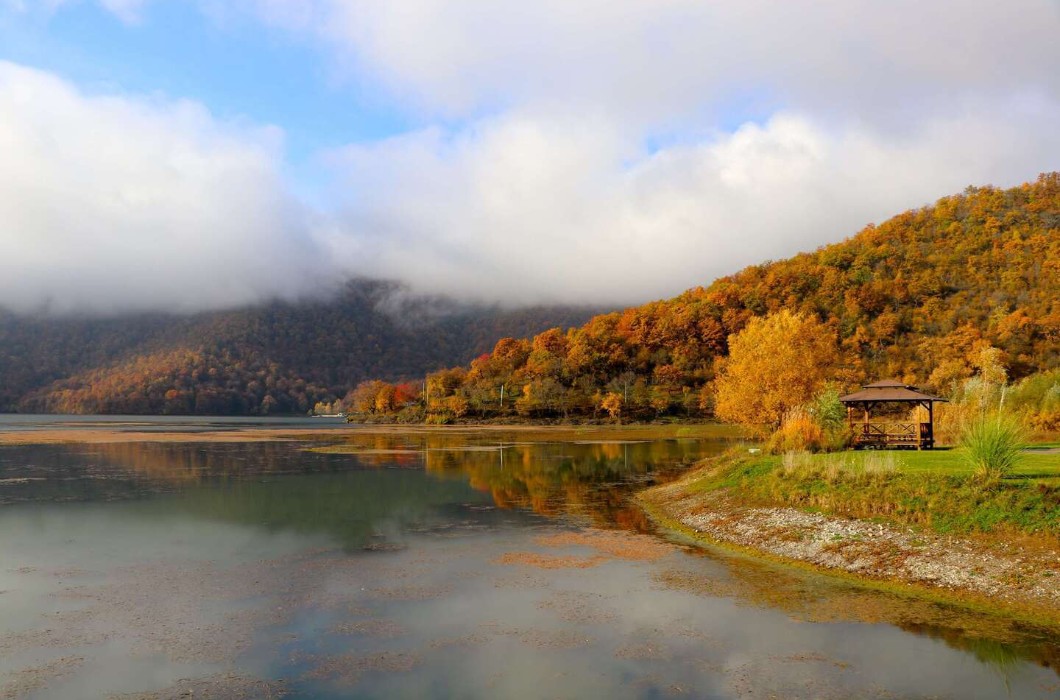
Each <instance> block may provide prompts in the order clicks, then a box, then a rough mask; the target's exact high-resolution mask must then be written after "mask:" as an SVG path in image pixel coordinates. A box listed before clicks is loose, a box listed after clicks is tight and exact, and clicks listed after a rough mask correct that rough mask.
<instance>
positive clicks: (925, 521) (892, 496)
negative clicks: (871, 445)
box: [687, 450, 1060, 545]
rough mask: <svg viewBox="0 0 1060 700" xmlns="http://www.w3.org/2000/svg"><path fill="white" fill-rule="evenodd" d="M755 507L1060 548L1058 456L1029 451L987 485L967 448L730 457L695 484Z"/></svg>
mask: <svg viewBox="0 0 1060 700" xmlns="http://www.w3.org/2000/svg"><path fill="white" fill-rule="evenodd" d="M687 491H688V492H689V493H704V494H705V493H707V492H717V493H718V494H722V493H723V494H724V496H725V497H726V499H727V500H729V501H730V502H735V503H738V504H740V505H745V506H753V507H769V506H788V507H794V508H798V509H802V510H810V511H816V512H821V513H824V514H827V515H838V516H844V517H851V518H861V519H870V520H883V521H888V522H892V523H898V524H907V525H917V526H923V527H927V528H930V529H932V530H935V531H937V532H940V533H945V534H1001V535H1007V534H1013V533H1019V534H1021V535H1026V536H1031V537H1034V538H1037V539H1041V540H1042V541H1043V544H1049V545H1057V544H1058V543H1060V454H1057V453H1052V452H1049V451H1046V450H1038V451H1028V452H1027V453H1026V454H1025V455H1024V458H1023V459H1022V461H1021V462H1020V464H1019V466H1018V467H1017V469H1016V470H1015V471H1014V472H1013V473H1012V474H1011V475H1010V476H1008V477H1006V478H1004V479H1001V480H997V481H992V482H984V481H982V480H980V479H976V478H975V477H974V476H973V473H972V468H971V467H970V466H969V465H968V464H967V463H966V462H965V460H964V456H963V455H962V453H961V452H960V451H959V450H934V451H923V452H882V453H881V452H841V453H836V454H816V455H810V454H799V455H784V456H763V455H751V454H746V453H744V454H740V453H736V452H730V453H728V454H727V455H725V456H723V457H719V458H715V459H713V460H711V461H710V462H708V463H706V464H705V465H704V467H703V468H702V469H701V470H700V471H699V472H698V473H697V474H696V475H695V476H694V477H692V479H691V480H690V482H689V483H688V485H687Z"/></svg>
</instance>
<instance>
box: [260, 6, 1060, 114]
mask: <svg viewBox="0 0 1060 700" xmlns="http://www.w3.org/2000/svg"><path fill="white" fill-rule="evenodd" d="M247 3H249V4H250V5H253V6H254V7H256V9H257V10H258V12H259V14H260V16H262V17H263V18H264V19H265V20H266V21H268V22H271V23H274V24H278V25H280V26H285V27H290V28H294V29H297V30H299V31H306V30H310V31H315V32H317V33H318V34H319V35H320V36H322V37H325V38H326V39H327V40H329V41H331V42H332V43H333V45H334V46H335V47H336V48H337V49H338V51H339V52H340V53H342V54H344V55H345V56H347V57H349V58H351V59H352V61H353V63H354V66H355V68H356V70H357V71H358V73H359V75H360V77H361V78H362V79H363V80H366V81H369V82H372V83H375V84H377V85H382V86H383V87H385V88H387V89H389V90H391V91H393V92H394V93H397V94H400V95H405V96H406V97H408V98H409V99H411V100H412V101H414V103H416V104H418V105H420V106H422V107H424V108H425V109H427V110H431V111H437V112H441V113H446V114H467V113H473V112H474V111H476V110H478V109H482V108H484V107H485V108H496V107H498V106H500V107H507V106H512V105H515V106H522V105H527V104H533V105H537V106H543V105H548V106H550V107H551V108H553V109H561V110H580V109H582V108H584V107H585V106H589V107H590V108H591V109H606V110H608V111H609V112H610V113H612V114H613V115H615V116H616V117H617V116H618V115H619V114H621V117H622V119H623V120H624V121H632V120H636V121H638V122H642V123H644V122H650V123H660V122H661V123H669V122H672V121H685V122H687V121H688V120H692V119H698V118H700V117H702V116H703V110H707V112H711V111H714V112H717V111H719V110H720V111H721V112H724V111H726V110H727V109H731V107H732V104H731V102H732V101H733V100H737V101H746V100H748V99H751V100H756V99H757V100H759V101H760V102H761V104H762V106H764V107H775V106H777V105H779V106H781V107H784V108H787V109H811V108H812V109H820V110H823V111H827V112H838V113H841V114H849V113H857V114H860V115H862V116H863V117H873V116H874V115H875V116H879V111H880V110H883V111H885V112H887V113H889V114H899V115H900V114H907V115H908V110H909V109H910V108H911V107H915V106H919V105H922V104H934V105H936V106H937V105H938V104H939V103H947V102H948V103H952V101H954V100H959V99H961V98H962V97H963V96H965V95H968V94H972V95H980V94H982V93H983V91H992V90H1002V91H1007V90H1011V89H1014V88H1015V89H1022V88H1024V87H1026V86H1033V87H1035V88H1040V89H1046V90H1048V92H1049V93H1050V94H1052V95H1053V96H1054V97H1055V96H1056V95H1057V92H1058V90H1060V72H1058V71H1056V69H1055V67H1056V65H1057V62H1058V59H1060V48H1058V42H1057V41H1056V36H1057V35H1058V33H1060V5H1058V4H1057V3H1056V2H1053V1H1052V0H1013V2H1009V3H997V2H996V1H995V0H936V1H934V2H931V3H923V2H920V0H893V1H892V2H886V3H881V2H878V1H877V0H842V1H835V2H817V1H816V0H810V1H803V2H799V1H791V2H784V3H777V2H773V1H768V0H719V1H716V2H703V1H702V0H579V1H578V2H571V1H570V0H538V1H537V2H529V3H528V2H524V1H523V0H465V1H463V2H456V3H454V2H449V1H448V0H388V1H387V2H377V1H376V0H244V4H247Z"/></svg>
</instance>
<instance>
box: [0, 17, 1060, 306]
mask: <svg viewBox="0 0 1060 700" xmlns="http://www.w3.org/2000/svg"><path fill="white" fill-rule="evenodd" d="M0 1H2V0H0ZM7 1H8V3H9V4H10V2H11V0H7ZM52 1H53V2H54V1H61V0H52ZM100 1H101V2H102V0H100ZM146 2H147V0H143V2H141V1H140V0H107V2H104V3H103V4H104V5H105V6H106V7H107V8H108V9H109V10H110V11H113V12H115V13H116V14H118V15H119V16H121V15H122V14H123V13H125V14H126V15H127V16H128V17H131V18H135V17H139V16H141V14H142V15H143V16H144V17H146V18H147V19H146V20H145V21H149V13H146V12H144V8H145V7H146ZM199 5H200V7H201V8H202V9H203V11H204V12H205V13H206V14H207V15H208V16H209V17H210V18H211V19H212V21H215V22H217V23H218V24H219V26H221V27H222V28H223V27H227V26H230V25H232V24H233V23H238V22H249V21H254V22H262V23H265V24H267V25H269V26H270V27H273V28H280V29H281V30H283V31H287V32H290V33H292V34H293V35H296V36H299V37H302V39H303V40H304V41H305V42H308V43H313V44H324V45H326V46H328V47H330V49H331V54H332V56H333V61H334V66H335V69H336V71H337V72H339V73H343V74H345V75H346V79H347V80H353V81H355V82H356V83H357V84H356V86H354V87H351V88H350V89H356V90H359V91H361V94H363V95H366V96H368V98H369V99H371V100H375V101H379V102H381V103H387V104H390V105H394V104H396V105H399V109H401V110H403V111H404V114H405V116H407V117H408V119H407V121H408V122H410V123H415V124H417V126H416V127H415V128H413V129H412V130H410V131H409V132H408V133H403V134H398V135H396V136H392V137H390V138H386V139H382V140H378V141H370V142H363V143H354V144H336V145H335V147H334V148H333V149H330V150H329V151H328V152H327V153H324V154H322V155H321V159H320V160H321V162H322V165H321V169H322V170H324V171H326V173H327V174H326V175H325V176H323V177H321V175H320V172H317V171H314V172H313V173H312V176H313V177H312V181H313V182H314V183H316V182H319V181H321V180H325V181H326V180H327V178H330V179H331V182H332V185H331V187H330V188H326V189H325V191H320V192H318V191H314V192H313V201H314V202H315V203H316V204H315V205H314V206H313V207H310V206H309V205H307V204H306V203H304V202H301V201H299V199H298V198H297V197H296V196H295V195H293V194H292V192H294V191H304V190H305V189H306V188H305V186H304V183H303V186H301V187H290V186H289V185H288V183H287V182H286V181H285V177H286V175H285V174H286V173H287V172H288V168H287V165H286V163H285V161H284V154H283V150H282V143H281V142H282V134H281V133H280V132H279V130H278V129H276V128H272V127H260V126H256V125H253V124H246V123H239V122H231V121H224V120H219V119H217V118H216V117H214V116H212V115H211V114H210V112H209V111H208V109H207V108H206V107H204V106H202V105H197V104H194V103H188V102H182V101H179V100H168V99H164V98H156V97H151V96H147V97H144V96H128V95H109V96H106V95H105V96H94V95H89V94H85V93H84V92H81V91H79V90H78V89H77V88H76V87H74V86H72V85H70V84H68V83H66V82H63V81H62V80H60V79H58V78H56V77H54V76H52V75H49V74H46V73H41V72H37V71H33V70H28V69H24V68H20V67H18V66H14V65H11V64H2V65H0V140H2V141H3V143H2V144H0V146H2V147H3V148H2V150H0V152H3V153H4V155H5V157H4V158H3V159H0V222H2V224H0V226H2V227H3V228H2V229H0V273H3V279H0V304H2V305H9V306H16V307H18V308H21V309H33V308H40V307H41V306H42V305H43V304H45V303H48V304H50V305H51V307H52V308H56V309H73V308H79V307H88V308H93V309H130V308H159V307H161V308H173V307H179V308H186V309H191V308H202V307H214V306H222V305H233V304H238V303H246V302H249V301H253V300H254V299H258V298H263V297H267V296H271V295H280V296H294V295H298V294H302V293H305V292H306V291H307V290H309V289H311V288H312V287H313V286H314V285H315V284H317V283H318V282H320V283H323V284H327V283H329V282H331V281H333V280H336V279H340V278H342V277H343V276H345V275H352V274H364V275H371V276H382V277H396V278H399V279H403V280H406V281H408V282H410V283H412V284H413V285H414V286H415V287H416V288H417V289H418V290H420V291H430V292H437V291H442V292H448V293H451V294H454V295H456V296H461V297H471V298H475V299H485V300H502V301H508V302H512V303H520V302H540V301H594V302H603V303H614V302H630V303H632V302H638V301H642V300H644V299H647V298H651V297H660V296H667V295H670V294H674V293H677V292H680V291H681V290H683V289H685V288H687V287H689V286H692V285H696V284H706V283H709V282H710V281H711V280H712V279H713V278H714V277H716V276H718V275H721V274H726V273H729V272H733V271H735V270H737V269H739V268H740V267H742V266H743V265H746V264H751V263H755V262H759V261H762V260H764V259H775V258H780V257H784V256H787V255H790V254H792V253H794V252H797V251H799V250H806V249H812V248H815V247H817V246H818V245H820V244H822V243H826V242H830V241H835V240H839V239H841V238H843V237H845V236H848V235H850V234H852V233H854V232H855V231H857V230H858V229H859V228H860V227H862V226H863V225H864V224H866V223H869V222H873V221H880V220H882V219H884V218H886V217H888V216H891V215H893V214H896V213H898V212H900V211H903V210H905V209H908V208H910V207H915V206H919V205H922V204H926V203H928V202H930V201H932V200H934V199H935V198H937V197H939V196H942V195H945V194H949V193H952V192H956V191H960V190H961V189H963V188H964V187H965V186H967V185H969V184H996V185H999V186H1009V185H1014V184H1017V183H1019V182H1022V181H1025V180H1029V179H1033V178H1034V177H1035V176H1036V174H1037V173H1038V172H1041V171H1046V170H1053V169H1056V168H1057V163H1060V135H1058V130H1057V129H1056V124H1058V123H1060V72H1058V71H1056V69H1055V67H1056V66H1057V65H1060V42H1057V41H1056V36H1057V35H1060V6H1058V5H1057V4H1056V3H1055V2H1049V1H1048V0H1014V2H1012V3H1007V4H1004V5H1000V4H998V3H996V2H993V1H990V2H987V1H986V0H943V1H940V2H933V3H929V4H927V5H924V4H923V3H919V2H914V1H913V0H895V1H894V2H890V3H879V2H874V1H871V0H848V1H847V2H826V3H821V2H789V3H775V2H765V1H764V0H722V1H719V2H710V3H706V2H702V1H701V0H582V1H580V2H569V0H541V1H540V2H534V3H526V2H514V1H513V0H468V1H467V2H459V3H452V2H445V1H444V0H388V2H376V1H375V0H233V1H232V2H224V3H222V2H218V0H199ZM132 31H135V30H132ZM285 126H286V125H285ZM291 126H292V128H294V127H296V125H291ZM8 154H10V156H9V155H8ZM300 167H301V169H300V172H302V173H303V174H304V172H305V170H306V168H305V167H304V166H300Z"/></svg>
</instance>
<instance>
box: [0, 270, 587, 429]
mask: <svg viewBox="0 0 1060 700" xmlns="http://www.w3.org/2000/svg"><path fill="white" fill-rule="evenodd" d="M597 312H599V309H588V308H578V307H560V306H554V307H535V308H527V309H520V310H515V311H511V310H504V309H501V308H498V307H490V306H481V305H479V306H475V305H466V304H459V303H456V302H453V301H451V300H448V299H445V298H441V297H422V296H420V297H417V296H411V295H409V294H408V293H407V290H404V289H403V288H402V287H401V286H400V285H397V284H394V283H388V282H380V281H372V280H356V281H353V282H350V283H349V284H348V285H347V286H346V287H345V288H344V289H343V290H341V293H340V294H338V295H337V296H336V297H335V298H333V299H330V300H325V301H302V302H279V301H277V302H272V303H268V304H263V305H261V306H257V307H252V308H244V309H237V310H231V311H219V312H210V313H199V314H195V315H190V316H176V315H166V314H141V315H135V316H121V317H115V318H28V317H24V316H17V315H14V314H10V313H3V312H0V411H8V412H10V411H21V412H54V413H135V414H152V413H170V414H263V413H264V414H267V413H305V412H306V411H308V410H309V409H310V408H312V407H313V406H314V404H316V403H317V402H318V401H324V402H330V401H333V400H334V399H336V398H340V397H342V396H343V395H345V394H346V392H347V391H348V390H349V389H350V388H351V387H352V386H354V385H356V384H357V383H358V382H360V381H361V380H363V379H365V378H367V377H383V378H386V379H391V380H399V379H403V378H409V377H422V376H423V375H424V374H425V373H426V372H429V371H431V370H435V369H437V368H439V367H446V366H450V365H454V364H460V363H466V362H468V361H469V360H470V359H471V358H473V357H475V356H476V355H479V354H481V353H482V352H485V351H488V350H489V349H490V348H491V347H492V346H493V344H494V343H495V342H496V340H497V339H498V338H500V337H503V336H511V335H516V336H524V335H531V334H533V333H535V332H538V331H540V330H542V329H545V328H548V327H551V326H554V325H557V324H558V325H564V326H567V325H576V324H579V323H582V322H584V321H585V320H586V319H588V318H589V317H590V316H592V315H593V313H597Z"/></svg>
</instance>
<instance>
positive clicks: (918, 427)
mask: <svg viewBox="0 0 1060 700" xmlns="http://www.w3.org/2000/svg"><path fill="white" fill-rule="evenodd" d="M921 405H922V404H920V403H919V402H917V405H916V407H917V408H920V406H921ZM922 426H923V423H921V422H920V413H917V414H916V451H917V452H919V451H920V450H921V448H922V447H923V446H924V439H923V436H922V435H921V432H920V430H921V427H922Z"/></svg>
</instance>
